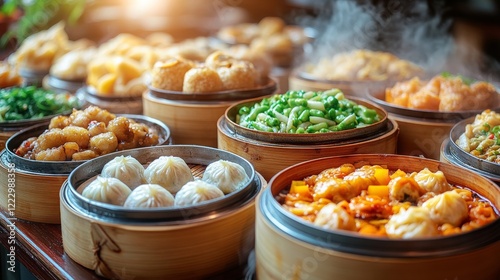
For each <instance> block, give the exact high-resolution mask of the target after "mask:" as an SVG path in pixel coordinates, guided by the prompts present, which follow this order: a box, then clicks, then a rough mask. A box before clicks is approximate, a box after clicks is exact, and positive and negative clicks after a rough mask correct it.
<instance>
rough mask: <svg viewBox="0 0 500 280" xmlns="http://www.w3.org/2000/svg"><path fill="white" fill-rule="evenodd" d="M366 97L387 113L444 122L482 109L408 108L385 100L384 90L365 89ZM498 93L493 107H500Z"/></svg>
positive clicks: (471, 114)
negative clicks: (443, 109) (448, 110)
mask: <svg viewBox="0 0 500 280" xmlns="http://www.w3.org/2000/svg"><path fill="white" fill-rule="evenodd" d="M365 95H366V97H367V98H368V99H369V100H371V101H372V102H374V103H376V104H378V105H380V106H382V107H383V108H384V109H385V110H386V111H387V112H388V113H393V114H397V115H401V116H406V117H412V118H418V119H429V120H433V121H434V120H435V121H444V122H456V121H460V120H463V119H466V118H469V117H471V116H474V115H476V114H480V113H481V112H482V111H484V109H482V110H467V111H454V112H440V111H433V110H419V109H409V108H406V107H403V106H399V105H395V104H391V103H389V102H387V101H385V98H384V95H385V91H373V90H369V89H367V90H366V94H365ZM499 103H500V94H499V96H497V104H496V105H495V107H494V108H495V109H498V108H500V104H499Z"/></svg>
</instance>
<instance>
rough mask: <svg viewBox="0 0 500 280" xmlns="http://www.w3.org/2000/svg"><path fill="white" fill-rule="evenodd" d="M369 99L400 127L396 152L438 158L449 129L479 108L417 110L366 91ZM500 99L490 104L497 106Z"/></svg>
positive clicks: (383, 93)
mask: <svg viewBox="0 0 500 280" xmlns="http://www.w3.org/2000/svg"><path fill="white" fill-rule="evenodd" d="M366 96H367V98H368V100H371V101H372V102H374V103H376V104H378V105H380V106H381V107H383V108H384V109H385V110H386V111H387V112H388V113H389V117H390V118H392V119H393V120H395V121H396V122H397V123H398V125H399V128H400V134H399V140H398V141H399V145H398V154H403V155H413V156H424V157H426V158H430V159H435V160H439V159H440V157H441V146H442V143H443V141H445V140H446V139H448V138H449V135H450V132H451V129H452V128H453V127H454V126H455V125H456V124H457V123H458V122H460V121H463V120H464V119H467V118H468V117H470V116H473V115H476V114H478V113H480V112H481V111H480V110H468V111H458V112H439V111H430V110H417V109H409V108H404V107H401V106H397V105H394V104H391V103H389V102H387V101H385V91H372V90H367V91H366ZM499 100H500V99H499V98H498V97H497V98H496V100H494V102H493V103H494V104H489V105H491V106H492V107H497V106H498V102H499Z"/></svg>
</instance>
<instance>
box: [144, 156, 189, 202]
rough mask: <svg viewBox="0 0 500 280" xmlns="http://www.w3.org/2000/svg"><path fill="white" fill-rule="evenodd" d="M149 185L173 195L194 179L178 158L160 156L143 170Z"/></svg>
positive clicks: (182, 161)
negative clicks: (154, 185)
mask: <svg viewBox="0 0 500 280" xmlns="http://www.w3.org/2000/svg"><path fill="white" fill-rule="evenodd" d="M144 175H145V176H146V181H147V182H148V183H149V184H158V185H160V186H162V187H164V188H165V189H166V190H168V191H169V192H170V193H172V194H175V193H176V192H178V191H179V190H180V189H181V187H182V186H184V185H185V184H186V183H187V182H189V181H193V180H194V177H193V174H192V173H191V169H190V168H189V166H188V165H187V163H186V162H185V161H184V160H183V159H182V158H180V157H176V156H161V157H159V158H157V159H155V160H153V161H152V162H151V163H150V164H149V165H148V167H146V169H145V170H144Z"/></svg>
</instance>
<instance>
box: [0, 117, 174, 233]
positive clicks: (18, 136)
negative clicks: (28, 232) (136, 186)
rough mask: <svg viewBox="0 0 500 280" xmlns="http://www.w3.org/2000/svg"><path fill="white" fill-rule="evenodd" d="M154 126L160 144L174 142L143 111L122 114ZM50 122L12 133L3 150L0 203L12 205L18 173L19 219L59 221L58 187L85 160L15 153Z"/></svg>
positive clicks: (16, 196)
mask: <svg viewBox="0 0 500 280" xmlns="http://www.w3.org/2000/svg"><path fill="white" fill-rule="evenodd" d="M122 116H125V117H127V118H130V119H133V120H135V121H138V122H141V123H145V124H147V125H148V126H149V127H153V128H154V129H156V130H157V131H158V134H159V145H166V144H170V143H171V138H170V137H171V135H170V130H169V128H168V127H167V126H166V125H165V124H163V123H161V122H160V121H158V120H155V119H153V118H149V117H144V116H140V115H122ZM47 127H48V122H46V123H42V124H38V125H34V126H30V127H28V128H26V129H23V130H21V131H19V132H17V133H15V134H14V135H12V136H11V137H10V138H9V139H8V140H7V142H6V146H5V149H4V150H3V151H2V152H1V153H0V181H1V182H0V184H1V191H0V206H2V207H3V208H4V209H10V208H12V207H9V205H11V204H12V200H11V199H12V194H11V193H9V188H8V182H10V181H11V180H9V178H12V174H15V216H16V217H17V218H19V219H23V220H27V221H33V222H41V223H50V224H59V223H60V221H61V219H60V213H59V212H60V211H59V190H60V188H61V185H62V184H63V183H64V181H66V179H67V178H68V175H69V174H70V173H71V172H72V171H73V170H74V169H75V168H76V167H77V166H79V165H80V164H82V163H83V161H36V160H30V159H26V158H23V157H20V156H18V155H16V153H15V150H16V149H17V148H18V147H19V146H20V145H21V143H22V142H23V141H24V140H26V139H28V138H30V137H36V136H39V135H40V134H42V133H43V132H44V131H45V130H46V129H47Z"/></svg>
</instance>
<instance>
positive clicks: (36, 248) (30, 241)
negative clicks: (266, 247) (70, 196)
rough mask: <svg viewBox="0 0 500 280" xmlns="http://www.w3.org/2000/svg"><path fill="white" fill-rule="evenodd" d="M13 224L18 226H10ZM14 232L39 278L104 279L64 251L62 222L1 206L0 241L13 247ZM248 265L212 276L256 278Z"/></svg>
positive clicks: (19, 254) (19, 251)
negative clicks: (14, 213) (27, 217)
mask: <svg viewBox="0 0 500 280" xmlns="http://www.w3.org/2000/svg"><path fill="white" fill-rule="evenodd" d="M12 223H14V227H12V226H10V227H9V225H12ZM11 228H14V230H15V233H11ZM11 234H15V239H16V243H15V256H16V260H19V261H20V262H21V263H22V264H23V265H24V266H25V267H26V268H27V269H28V270H30V272H31V273H32V274H33V276H35V277H36V278H37V279H78V280H80V279H86V280H87V279H104V278H102V277H100V276H98V275H97V274H95V273H94V271H92V270H90V269H87V268H85V267H83V266H81V265H79V264H78V263H76V262H75V261H73V260H72V259H71V258H70V257H69V256H68V255H66V254H65V253H64V249H63V244H62V235H61V225H54V224H44V223H34V222H29V221H24V220H19V219H15V218H12V217H11V216H10V215H9V213H8V212H7V211H6V210H5V209H2V208H0V237H1V238H0V242H1V244H2V245H3V246H4V247H5V248H10V246H12V245H11V244H10V243H9V241H8V240H9V238H8V237H9V236H10V235H11ZM245 268H246V267H245ZM245 268H243V267H241V268H236V269H233V270H231V271H228V272H227V273H224V274H223V275H220V276H216V277H210V279H211V280H219V279H220V280H222V279H235V280H237V279H245V278H246V279H251V278H252V277H249V276H248V273H245ZM252 273H253V272H252ZM252 273H251V274H250V275H252Z"/></svg>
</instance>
